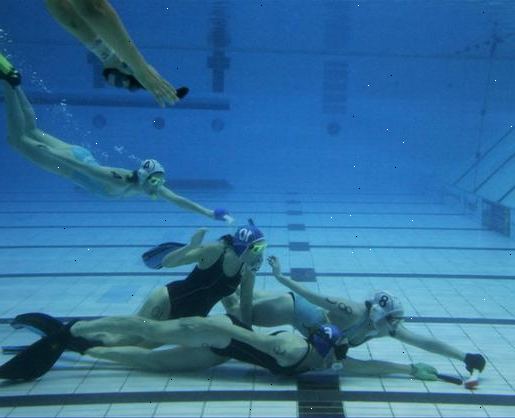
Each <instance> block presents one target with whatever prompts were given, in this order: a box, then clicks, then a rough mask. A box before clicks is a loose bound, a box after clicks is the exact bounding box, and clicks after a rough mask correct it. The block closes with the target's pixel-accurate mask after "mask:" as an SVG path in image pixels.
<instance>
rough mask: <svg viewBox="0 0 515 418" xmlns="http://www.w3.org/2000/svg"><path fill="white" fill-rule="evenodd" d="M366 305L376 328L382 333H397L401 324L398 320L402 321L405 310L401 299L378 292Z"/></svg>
mask: <svg viewBox="0 0 515 418" xmlns="http://www.w3.org/2000/svg"><path fill="white" fill-rule="evenodd" d="M365 304H366V306H367V308H368V310H369V318H370V320H371V321H372V323H373V325H374V328H375V329H376V330H377V331H379V332H382V333H385V332H386V333H390V332H393V331H395V328H396V326H397V325H398V323H399V321H396V319H398V320H400V319H402V317H403V316H404V309H403V307H402V303H401V301H400V300H399V298H397V297H396V296H393V295H392V294H390V293H388V292H385V291H381V292H377V293H376V294H375V295H374V297H373V298H372V299H369V300H367V301H366V302H365Z"/></svg>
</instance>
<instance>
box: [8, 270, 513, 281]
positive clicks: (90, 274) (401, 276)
mask: <svg viewBox="0 0 515 418" xmlns="http://www.w3.org/2000/svg"><path fill="white" fill-rule="evenodd" d="M188 273H189V272H186V271H184V272H168V271H167V272H162V271H141V272H135V271H129V272H119V271H112V272H108V271H102V272H83V271H82V272H75V273H74V272H67V273H63V272H49V273H2V274H0V279H13V278H35V279H37V278H47V277H110V278H113V279H114V278H118V277H122V278H125V277H152V276H156V277H172V276H175V277H184V276H185V275H187V274H188ZM257 276H258V277H271V273H258V274H257ZM316 276H317V277H336V278H339V279H341V278H349V277H366V278H374V277H391V278H396V279H429V278H430V279H446V280H453V279H471V280H483V279H487V280H515V275H512V276H508V275H499V274H436V273H374V272H370V273H353V272H336V273H335V272H331V273H323V272H316Z"/></svg>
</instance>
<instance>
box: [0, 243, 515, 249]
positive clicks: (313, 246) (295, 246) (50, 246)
mask: <svg viewBox="0 0 515 418" xmlns="http://www.w3.org/2000/svg"><path fill="white" fill-rule="evenodd" d="M292 244H293V245H292ZM153 245H155V244H48V245H0V250H17V249H45V248H48V249H56V248H62V249H67V248H149V247H152V246H153ZM267 248H287V249H289V250H290V251H299V249H302V251H310V250H312V249H331V250H333V249H337V250H339V249H352V250H360V249H366V250H369V249H372V250H447V251H515V247H450V246H438V245H322V244H309V243H302V244H299V243H289V244H270V245H268V247H267Z"/></svg>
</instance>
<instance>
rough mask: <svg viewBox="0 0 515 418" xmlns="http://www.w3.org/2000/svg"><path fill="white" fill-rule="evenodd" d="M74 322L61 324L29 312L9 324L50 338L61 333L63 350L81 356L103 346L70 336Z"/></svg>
mask: <svg viewBox="0 0 515 418" xmlns="http://www.w3.org/2000/svg"><path fill="white" fill-rule="evenodd" d="M75 322H77V320H74V321H71V322H68V323H67V324H63V323H62V322H61V321H59V320H58V319H57V318H54V317H53V316H50V315H47V314H44V313H41V312H31V313H26V314H21V315H18V316H17V317H16V318H14V319H13V321H12V322H11V326H12V327H13V328H16V329H20V328H25V329H29V330H30V331H33V332H35V333H36V334H39V335H41V336H47V335H48V336H51V335H54V334H58V333H62V334H64V335H66V341H67V343H66V347H65V350H67V351H75V352H77V353H81V354H84V352H85V351H86V350H87V349H88V348H91V347H96V346H99V345H103V344H102V342H101V341H97V340H87V339H86V338H82V337H74V336H73V335H71V334H70V328H71V327H72V325H73V324H74V323H75Z"/></svg>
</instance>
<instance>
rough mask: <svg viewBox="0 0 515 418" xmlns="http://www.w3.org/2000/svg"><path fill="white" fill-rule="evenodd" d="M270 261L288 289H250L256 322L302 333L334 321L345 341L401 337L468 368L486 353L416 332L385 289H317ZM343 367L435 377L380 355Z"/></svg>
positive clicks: (479, 366)
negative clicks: (368, 293) (344, 294)
mask: <svg viewBox="0 0 515 418" xmlns="http://www.w3.org/2000/svg"><path fill="white" fill-rule="evenodd" d="M268 262H269V264H270V266H271V267H272V271H273V274H274V276H275V277H276V279H277V280H278V281H279V282H280V283H281V284H283V285H285V286H286V287H288V288H289V289H290V290H291V292H288V293H286V294H278V295H273V294H266V293H258V292H255V293H254V303H253V309H252V323H253V324H254V325H258V326H266V327H274V326H279V325H285V324H289V325H292V326H293V327H295V328H296V329H297V330H298V331H300V332H301V333H302V334H303V335H305V336H307V335H309V332H310V329H311V328H313V327H317V326H319V325H320V324H324V323H331V324H334V325H336V326H338V327H339V328H340V329H342V331H343V332H344V333H345V335H346V336H347V338H348V344H349V347H350V348H352V347H357V346H359V345H362V344H364V343H366V342H367V341H369V340H370V339H373V338H380V337H385V336H389V337H392V338H395V339H397V340H399V341H400V342H402V343H406V344H410V345H413V346H415V347H418V348H421V349H422V350H426V351H430V352H432V353H436V354H440V355H442V356H445V357H449V358H453V359H456V360H459V361H463V362H464V363H465V366H466V368H467V370H468V371H469V372H470V373H473V371H474V370H475V371H477V372H481V371H482V370H483V369H484V367H485V359H484V357H483V356H482V355H481V354H471V353H465V352H463V351H461V350H459V349H457V348H455V347H453V346H451V345H449V344H447V343H445V342H443V341H440V340H438V339H436V338H434V337H428V336H423V335H420V334H416V333H414V332H413V331H411V330H409V329H408V328H406V327H405V326H404V324H403V321H402V320H403V317H404V310H403V308H402V304H401V302H400V301H399V299H398V298H397V297H395V296H393V295H391V294H389V293H388V292H385V291H381V292H377V293H376V294H375V295H374V296H373V297H371V298H370V299H368V300H366V301H365V303H358V302H355V301H352V300H349V299H345V298H339V297H336V296H334V295H332V296H324V295H321V294H318V293H315V292H313V291H311V290H309V289H307V288H305V287H303V286H301V285H300V284H299V283H298V282H295V281H293V280H291V279H289V278H287V277H286V276H284V275H283V274H282V273H281V266H280V263H279V260H278V259H277V257H274V256H272V257H269V259H268ZM226 307H227V308H228V309H227V311H228V312H229V313H231V312H233V309H234V310H236V311H237V309H238V301H237V295H233V296H231V297H229V298H228V300H227V301H226ZM342 366H343V368H344V369H345V370H346V371H348V372H352V373H359V374H369V375H383V374H391V373H400V372H401V370H403V369H404V370H405V371H408V372H409V373H410V374H411V375H412V376H413V377H416V378H421V379H427V380H436V379H437V371H436V369H435V368H433V367H431V366H428V365H423V366H420V367H418V368H415V369H410V368H408V367H407V366H404V368H402V367H400V366H402V365H398V364H396V363H391V362H385V361H380V360H373V361H368V360H365V361H362V360H357V359H353V358H351V357H349V356H347V357H346V358H345V360H344V361H343V362H342Z"/></svg>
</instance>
